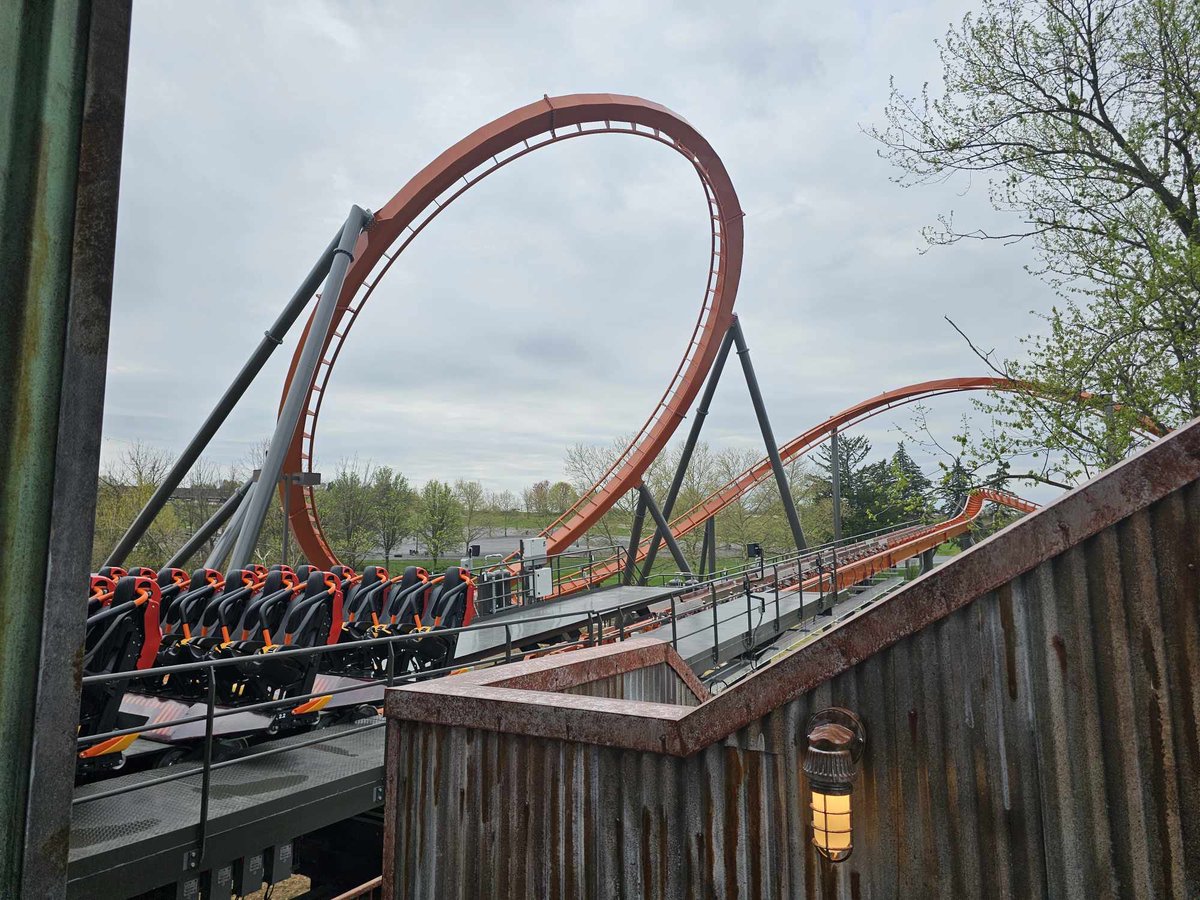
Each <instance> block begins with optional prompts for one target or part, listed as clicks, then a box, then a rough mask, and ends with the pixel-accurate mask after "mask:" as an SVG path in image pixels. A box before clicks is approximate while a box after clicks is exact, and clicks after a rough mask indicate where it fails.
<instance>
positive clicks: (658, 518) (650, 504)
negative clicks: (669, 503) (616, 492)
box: [638, 484, 692, 584]
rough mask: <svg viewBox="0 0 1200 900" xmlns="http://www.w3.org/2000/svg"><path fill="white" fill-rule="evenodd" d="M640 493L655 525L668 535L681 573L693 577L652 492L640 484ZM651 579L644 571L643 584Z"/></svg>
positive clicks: (672, 552) (669, 545) (669, 544)
mask: <svg viewBox="0 0 1200 900" xmlns="http://www.w3.org/2000/svg"><path fill="white" fill-rule="evenodd" d="M638 492H639V493H640V494H641V495H642V498H643V499H644V500H645V501H646V509H648V510H650V515H651V516H652V517H653V518H654V521H655V523H656V524H657V525H658V527H659V528H661V529H662V530H663V534H664V535H666V539H667V548H668V549H669V550H670V551H671V556H672V557H674V559H675V565H677V566H679V571H680V572H683V573H684V574H685V575H691V574H692V569H691V566H689V565H688V561H687V559H686V558H684V555H683V551H682V550H680V549H679V544H678V543H676V541H675V535H673V534H671V529H670V528H669V527H668V526H667V519H666V517H665V516H664V515H663V514H662V510H661V509H659V508H658V504H657V503H655V502H654V498H653V497H652V496H650V491H649V490H647V489H646V486H645V485H644V484H639V485H638ZM649 577H650V573H649V572H647V571H645V570H644V569H643V570H642V577H641V583H642V584H645V583H646V579H647V578H649Z"/></svg>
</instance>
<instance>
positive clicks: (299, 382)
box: [229, 206, 369, 569]
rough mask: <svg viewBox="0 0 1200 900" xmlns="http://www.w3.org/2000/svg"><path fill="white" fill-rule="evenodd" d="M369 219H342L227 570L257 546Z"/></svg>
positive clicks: (357, 211)
mask: <svg viewBox="0 0 1200 900" xmlns="http://www.w3.org/2000/svg"><path fill="white" fill-rule="evenodd" d="M368 221H369V216H368V214H367V212H366V211H365V210H363V209H362V208H360V207H358V206H352V207H350V215H349V216H347V217H346V224H345V225H343V226H342V233H341V237H340V238H338V242H337V248H336V249H335V250H334V251H333V260H332V262H330V264H329V274H328V275H327V276H326V278H325V286H324V287H323V288H322V289H321V299H320V301H319V302H318V303H317V308H316V309H315V310H313V317H312V321H311V323H310V324H309V329H308V337H307V339H306V340H305V343H304V349H303V350H302V351H301V353H300V358H299V360H298V361H297V363H296V368H295V372H294V374H293V377H292V383H291V387H290V388H289V389H288V392H287V396H286V397H285V398H284V401H283V409H281V410H280V412H279V418H278V419H277V420H276V422H275V433H274V435H272V437H271V446H270V449H268V450H267V458H266V459H265V460H263V465H262V474H261V475H260V476H259V479H258V484H256V485H255V486H254V487H253V488H251V489H250V493H249V494H248V495H247V500H248V501H249V503H248V506H247V507H246V514H245V516H244V517H243V520H242V524H241V528H240V529H239V531H238V536H237V540H236V541H235V542H234V545H233V555H232V557H231V558H230V560H229V565H230V567H231V568H234V569H237V568H240V567H242V566H244V565H245V564H246V563H248V562H249V561H250V557H251V556H252V555H253V553H254V547H255V545H256V544H257V543H258V534H259V532H260V531H262V524H263V520H264V519H265V518H266V516H267V508H268V507H269V505H270V503H271V492H272V491H274V490H275V487H276V485H278V484H279V478H280V476H281V475H282V474H283V460H284V457H285V456H287V452H288V447H290V446H291V443H292V437H293V436H294V435H295V434H296V427H297V426H298V425H299V424H300V419H301V416H302V415H303V414H304V404H305V401H306V400H307V398H308V386H309V385H310V384H311V383H312V379H313V374H314V373H315V372H316V371H317V365H318V364H319V363H320V361H321V353H322V351H323V350H324V347H325V338H326V337H327V336H328V334H329V324H330V322H332V321H333V313H334V310H336V309H337V303H338V298H339V297H340V296H341V294H342V283H343V282H344V281H345V280H346V270H347V269H348V268H349V267H350V261H351V260H352V259H353V258H354V245H355V244H356V243H357V242H358V236H359V235H360V234H361V233H362V230H363V228H365V227H366V225H367V222H368Z"/></svg>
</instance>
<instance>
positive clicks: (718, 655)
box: [708, 581, 721, 663]
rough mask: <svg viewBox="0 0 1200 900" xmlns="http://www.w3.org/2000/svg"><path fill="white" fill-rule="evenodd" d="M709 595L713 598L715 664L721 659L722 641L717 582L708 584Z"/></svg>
mask: <svg viewBox="0 0 1200 900" xmlns="http://www.w3.org/2000/svg"><path fill="white" fill-rule="evenodd" d="M708 591H709V595H710V596H711V598H712V614H713V662H714V663H715V662H717V661H718V660H720V658H721V640H720V629H719V628H718V625H719V623H718V621H717V584H716V582H715V581H710V582H709V583H708Z"/></svg>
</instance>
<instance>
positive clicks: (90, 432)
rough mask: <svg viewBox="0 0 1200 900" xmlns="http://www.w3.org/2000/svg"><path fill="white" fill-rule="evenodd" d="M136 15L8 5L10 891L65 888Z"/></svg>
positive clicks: (120, 0)
mask: <svg viewBox="0 0 1200 900" xmlns="http://www.w3.org/2000/svg"><path fill="white" fill-rule="evenodd" d="M129 21H130V3H129V0H106V2H100V0H97V2H95V3H92V2H87V0H9V2H6V3H0V60H3V61H4V62H3V64H2V65H0V346H3V348H4V353H5V356H6V359H5V364H4V365H3V366H0V423H3V425H2V426H0V560H2V561H3V565H0V734H2V735H3V740H0V897H38V898H41V897H61V896H63V895H65V892H66V870H67V847H68V839H69V834H70V801H71V791H72V787H73V778H72V773H73V771H74V762H75V726H76V722H77V721H78V713H79V675H80V666H81V645H82V642H83V621H84V614H85V612H84V606H83V603H82V598H83V596H84V593H83V591H84V586H85V585H86V578H87V572H88V567H89V564H90V556H91V544H92V527H93V519H94V516H95V498H96V473H97V468H98V464H99V455H100V423H101V414H102V408H103V397H104V372H105V363H106V358H107V355H108V323H109V311H110V303H111V297H112V261H113V249H114V243H115V238H116V216H117V188H118V182H119V178H120V169H121V137H122V130H123V128H124V116H125V80H126V73H127V63H128V51H129Z"/></svg>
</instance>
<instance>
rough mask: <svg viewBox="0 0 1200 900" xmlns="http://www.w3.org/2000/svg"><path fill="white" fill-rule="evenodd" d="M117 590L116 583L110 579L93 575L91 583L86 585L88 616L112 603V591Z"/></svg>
mask: <svg viewBox="0 0 1200 900" xmlns="http://www.w3.org/2000/svg"><path fill="white" fill-rule="evenodd" d="M116 588H117V583H116V582H115V581H113V580H112V579H111V578H106V577H105V576H103V575H93V576H92V578H91V583H90V584H89V585H88V605H87V614H88V616H89V617H90V616H94V615H95V614H96V613H98V612H100V610H102V609H104V608H105V607H107V606H109V605H110V604H111V603H112V598H113V591H115V590H116Z"/></svg>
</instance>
